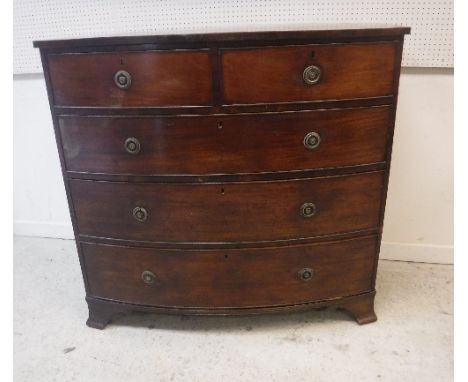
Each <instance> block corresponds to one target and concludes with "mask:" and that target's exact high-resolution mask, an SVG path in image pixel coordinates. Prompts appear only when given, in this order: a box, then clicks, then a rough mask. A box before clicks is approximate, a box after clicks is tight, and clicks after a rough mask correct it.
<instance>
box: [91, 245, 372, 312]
mask: <svg viewBox="0 0 468 382" xmlns="http://www.w3.org/2000/svg"><path fill="white" fill-rule="evenodd" d="M82 249H83V255H84V262H85V265H86V269H87V276H88V277H87V278H88V282H89V289H90V294H91V295H92V296H94V297H100V298H108V299H113V300H120V301H126V302H131V303H135V304H144V305H157V306H168V307H192V308H193V307H254V306H272V305H285V304H297V303H304V302H310V301H314V300H324V299H329V298H335V297H342V296H347V295H353V294H358V293H362V292H366V291H369V290H371V289H372V276H373V269H374V263H375V254H376V249H377V240H376V238H374V237H367V238H360V239H353V240H346V241H340V242H330V243H321V244H314V245H307V246H293V247H285V248H265V249H242V250H224V251H221V250H209V251H181V250H155V249H148V248H129V247H119V246H108V245H101V244H85V243H84V244H82ZM309 276H310V277H309Z"/></svg>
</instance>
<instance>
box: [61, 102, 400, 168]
mask: <svg viewBox="0 0 468 382" xmlns="http://www.w3.org/2000/svg"><path fill="white" fill-rule="evenodd" d="M391 113H392V111H391V107H389V106H381V107H371V108H357V109H345V110H320V111H308V112H307V111H305V112H292V113H268V114H249V115H234V116H229V115H222V116H185V117H183V116H180V117H76V116H64V117H60V118H59V126H60V133H61V136H62V142H63V150H64V156H65V162H66V167H67V170H69V171H76V172H90V173H107V174H136V175H154V174H157V175H160V174H191V175H196V174H235V173H261V172H277V171H291V170H306V169H317V168H324V167H340V166H353V165H360V164H368V163H377V162H382V161H384V160H385V145H386V137H387V131H388V127H389V126H390V119H391Z"/></svg>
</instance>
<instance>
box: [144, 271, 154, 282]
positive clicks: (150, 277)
mask: <svg viewBox="0 0 468 382" xmlns="http://www.w3.org/2000/svg"><path fill="white" fill-rule="evenodd" d="M141 279H142V280H143V282H144V283H145V284H154V281H155V280H156V275H155V274H154V273H153V272H151V271H143V273H142V274H141Z"/></svg>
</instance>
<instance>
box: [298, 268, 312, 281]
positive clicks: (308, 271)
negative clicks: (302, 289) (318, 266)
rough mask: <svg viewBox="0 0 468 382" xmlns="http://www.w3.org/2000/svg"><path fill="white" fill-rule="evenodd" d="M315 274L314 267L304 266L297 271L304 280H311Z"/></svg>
mask: <svg viewBox="0 0 468 382" xmlns="http://www.w3.org/2000/svg"><path fill="white" fill-rule="evenodd" d="M313 276H314V270H313V269H312V268H302V269H301V270H300V271H299V272H297V277H299V279H300V280H302V281H310V280H311V279H312V277H313Z"/></svg>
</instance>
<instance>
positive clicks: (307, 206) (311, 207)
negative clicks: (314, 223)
mask: <svg viewBox="0 0 468 382" xmlns="http://www.w3.org/2000/svg"><path fill="white" fill-rule="evenodd" d="M316 212H317V208H316V207H315V204H314V203H304V204H303V205H302V206H301V215H302V216H303V217H305V218H311V217H312V216H314V215H315V213H316Z"/></svg>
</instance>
